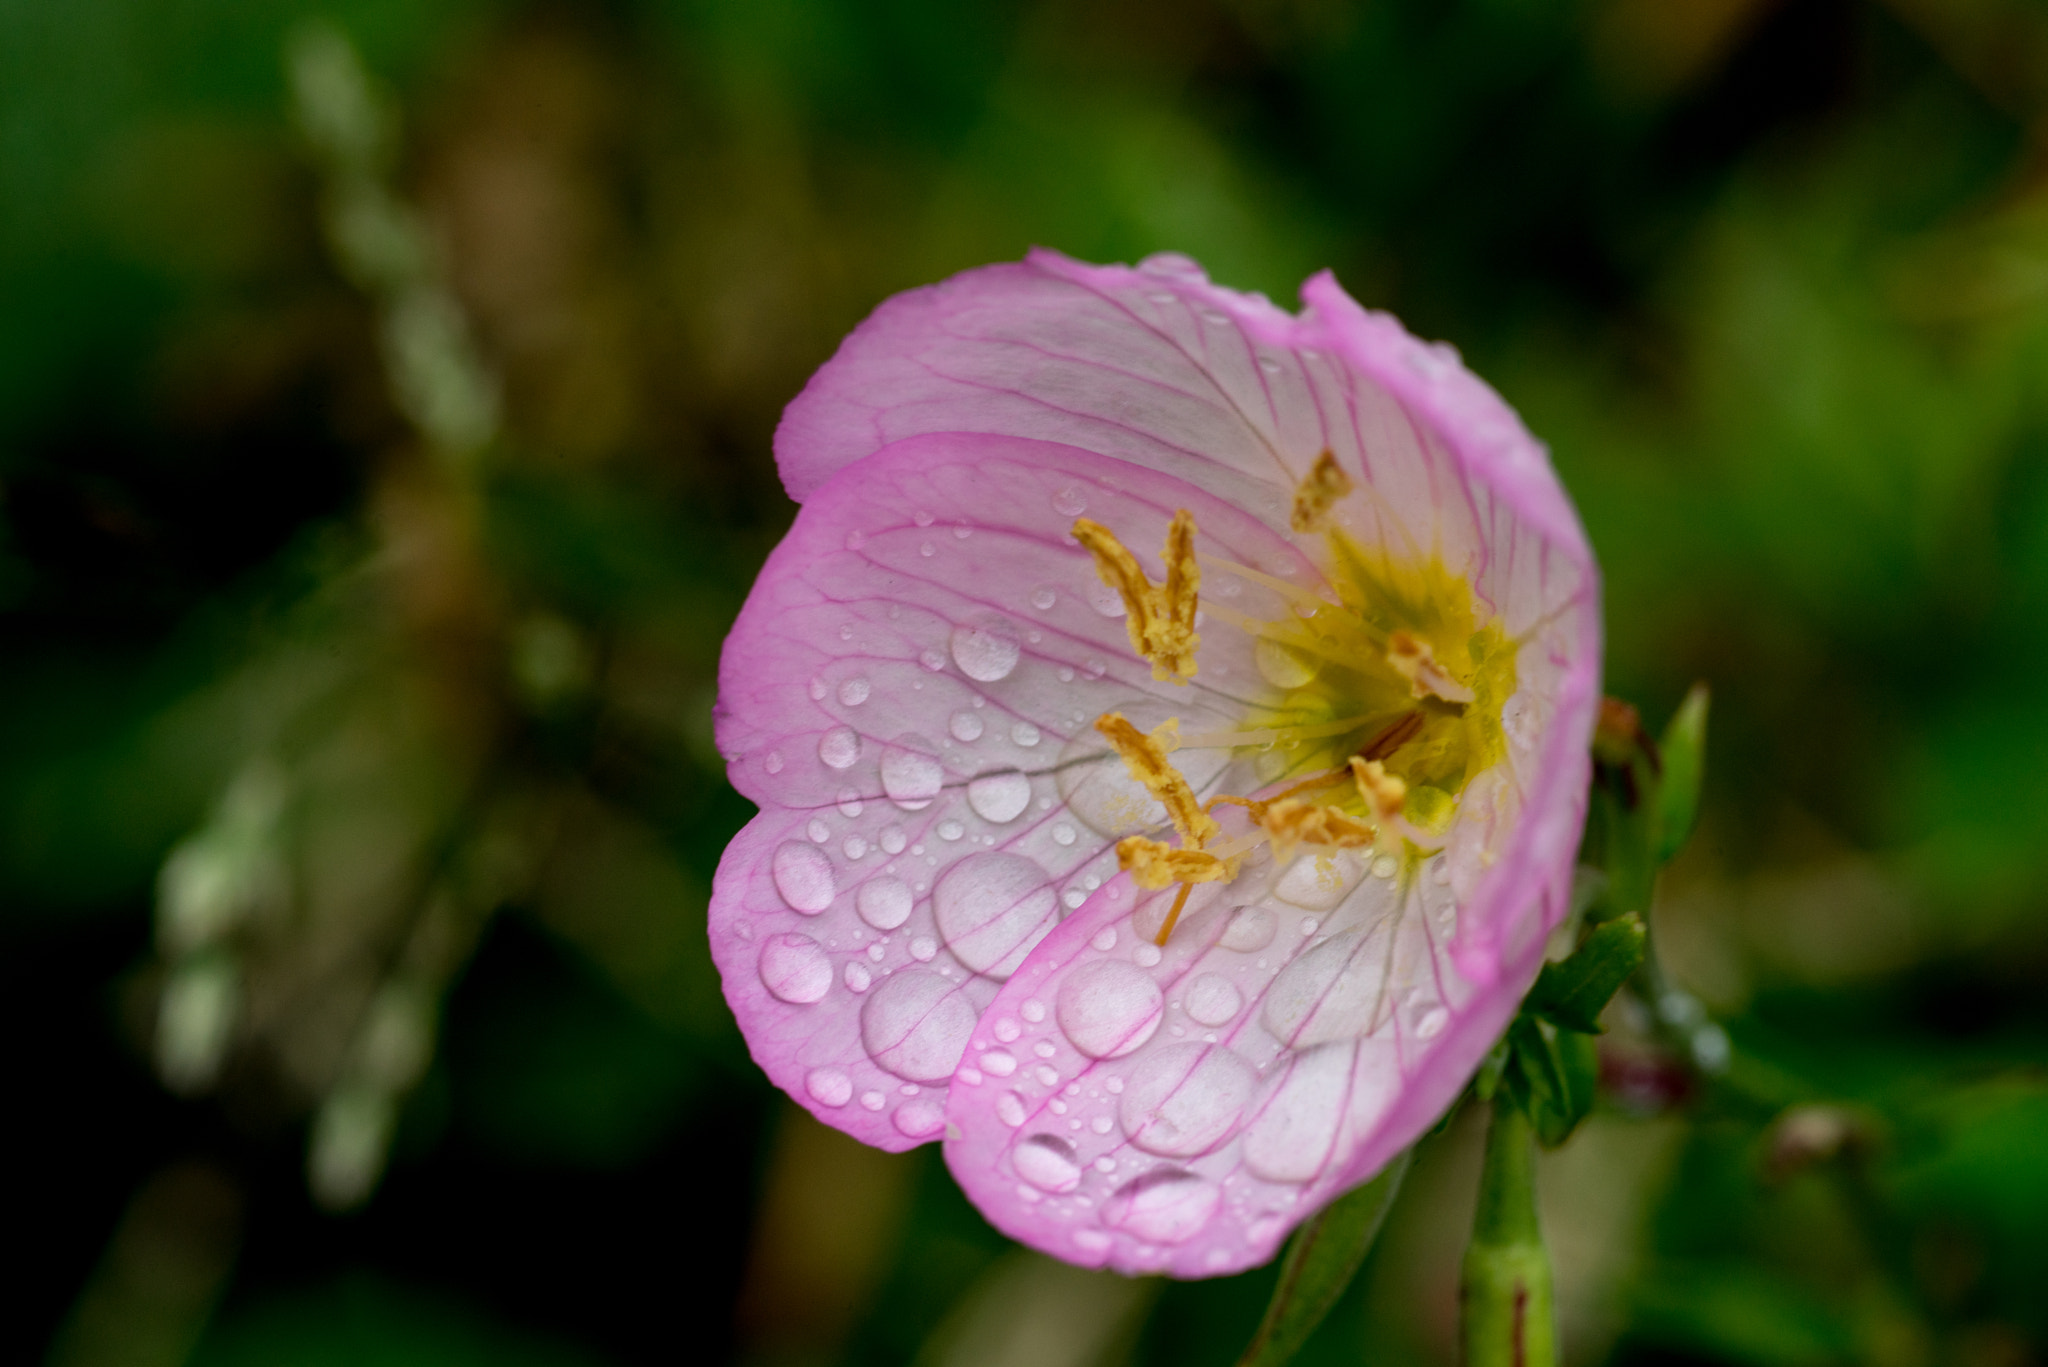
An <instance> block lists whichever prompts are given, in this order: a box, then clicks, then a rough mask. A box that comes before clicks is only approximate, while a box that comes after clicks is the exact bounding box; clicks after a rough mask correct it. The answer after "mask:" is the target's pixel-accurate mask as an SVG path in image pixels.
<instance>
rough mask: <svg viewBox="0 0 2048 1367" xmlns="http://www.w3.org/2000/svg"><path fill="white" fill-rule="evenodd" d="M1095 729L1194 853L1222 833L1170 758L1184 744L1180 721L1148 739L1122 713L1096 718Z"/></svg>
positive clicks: (1170, 721)
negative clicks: (1157, 800)
mask: <svg viewBox="0 0 2048 1367" xmlns="http://www.w3.org/2000/svg"><path fill="white" fill-rule="evenodd" d="M1095 729H1096V730H1097V731H1100V732H1101V733H1102V735H1103V737H1104V738H1105V739H1107V740H1108V741H1109V743H1110V744H1111V745H1113V746H1115V747H1116V752H1117V753H1118V754H1119V755H1121V756H1123V761H1124V767H1125V768H1127V769H1129V770H1130V771H1131V777H1132V778H1134V779H1136V780H1137V781H1138V782H1139V783H1142V784H1143V785H1145V791H1146V792H1148V793H1150V794H1152V796H1153V797H1155V798H1158V799H1159V803H1160V805H1161V806H1163V807H1165V808H1166V815H1167V817H1168V819H1170V820H1171V821H1172V822H1173V828H1174V829H1175V830H1177V831H1179V832H1180V836H1181V840H1182V841H1183V842H1185V843H1186V845H1187V846H1188V847H1189V848H1190V849H1195V850H1199V849H1201V848H1202V846H1203V845H1204V844H1205V843H1206V842H1208V841H1209V840H1212V839H1214V838H1215V837H1216V835H1217V833H1218V832H1219V831H1221V830H1222V827H1220V826H1218V825H1217V824H1216V820H1215V818H1214V817H1211V816H1210V815H1209V814H1208V813H1207V812H1205V811H1203V810H1202V804H1201V803H1200V802H1198V801H1196V800H1195V792H1194V789H1192V788H1190V787H1188V781H1187V780H1186V779H1185V778H1183V777H1181V772H1180V770H1178V769H1176V768H1174V767H1173V762H1172V761H1171V760H1169V759H1167V757H1166V756H1167V754H1168V753H1169V752H1170V751H1171V750H1173V749H1176V748H1178V747H1179V744H1180V719H1179V718H1178V717H1173V718H1169V719H1168V720H1167V721H1166V722H1165V724H1164V725H1161V726H1159V727H1157V728H1155V729H1154V730H1153V732H1152V734H1151V735H1149V736H1148V735H1146V734H1145V733H1144V732H1143V731H1140V730H1139V729H1138V728H1137V727H1135V726H1133V725H1131V723H1130V721H1129V719H1128V718H1126V717H1124V716H1123V715H1122V714H1121V713H1118V712H1108V713H1105V714H1103V715H1102V716H1100V717H1098V718H1096V720H1095ZM1161 886H1164V885H1163V884H1162V885H1161Z"/></svg>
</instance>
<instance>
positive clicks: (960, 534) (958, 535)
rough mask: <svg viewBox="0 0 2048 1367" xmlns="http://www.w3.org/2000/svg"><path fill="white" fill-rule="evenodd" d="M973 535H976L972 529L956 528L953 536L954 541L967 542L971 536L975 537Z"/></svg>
mask: <svg viewBox="0 0 2048 1367" xmlns="http://www.w3.org/2000/svg"><path fill="white" fill-rule="evenodd" d="M973 535H974V528H972V527H955V528H954V529H953V536H954V539H956V540H959V541H965V540H966V539H967V538H968V537H970V536H973Z"/></svg>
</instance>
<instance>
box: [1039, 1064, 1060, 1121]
mask: <svg viewBox="0 0 2048 1367" xmlns="http://www.w3.org/2000/svg"><path fill="white" fill-rule="evenodd" d="M1031 1075H1032V1076H1033V1077H1035V1078H1037V1079H1038V1080H1039V1082H1040V1083H1041V1084H1042V1085H1044V1086H1047V1087H1057V1086H1059V1085H1060V1072H1059V1069H1057V1068H1054V1067H1053V1066H1052V1065H1050V1064H1046V1063H1041V1064H1039V1065H1038V1066H1037V1067H1036V1068H1033V1069H1032V1070H1031ZM1052 1108H1053V1110H1054V1111H1055V1112H1061V1113H1064V1112H1065V1110H1066V1107H1065V1105H1063V1104H1062V1103H1060V1102H1058V1101H1055V1102H1053V1103H1052Z"/></svg>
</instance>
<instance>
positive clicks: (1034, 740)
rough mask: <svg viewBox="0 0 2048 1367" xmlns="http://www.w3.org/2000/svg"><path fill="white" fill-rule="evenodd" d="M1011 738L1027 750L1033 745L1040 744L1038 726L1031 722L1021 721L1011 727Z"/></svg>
mask: <svg viewBox="0 0 2048 1367" xmlns="http://www.w3.org/2000/svg"><path fill="white" fill-rule="evenodd" d="M1010 739H1011V740H1013V741H1015V742H1016V743H1017V744H1018V745H1021V746H1022V747H1024V748H1025V749H1026V750H1029V749H1030V748H1031V747H1032V746H1034V745H1036V744H1038V742H1039V740H1040V734H1039V730H1038V728H1037V727H1035V726H1033V725H1032V724H1031V723H1030V722H1028V721H1020V722H1018V723H1017V724H1016V725H1015V726H1013V727H1011V728H1010Z"/></svg>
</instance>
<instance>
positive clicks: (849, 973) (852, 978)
mask: <svg viewBox="0 0 2048 1367" xmlns="http://www.w3.org/2000/svg"><path fill="white" fill-rule="evenodd" d="M840 976H841V977H843V978H845V979H846V990H847V991H849V992H865V991H867V990H868V984H869V983H871V982H873V981H874V978H873V976H872V975H871V974H869V972H868V970H867V965H866V964H863V963H861V962H860V961H859V960H857V959H849V960H848V961H847V964H846V972H845V973H843V974H841V975H840Z"/></svg>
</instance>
